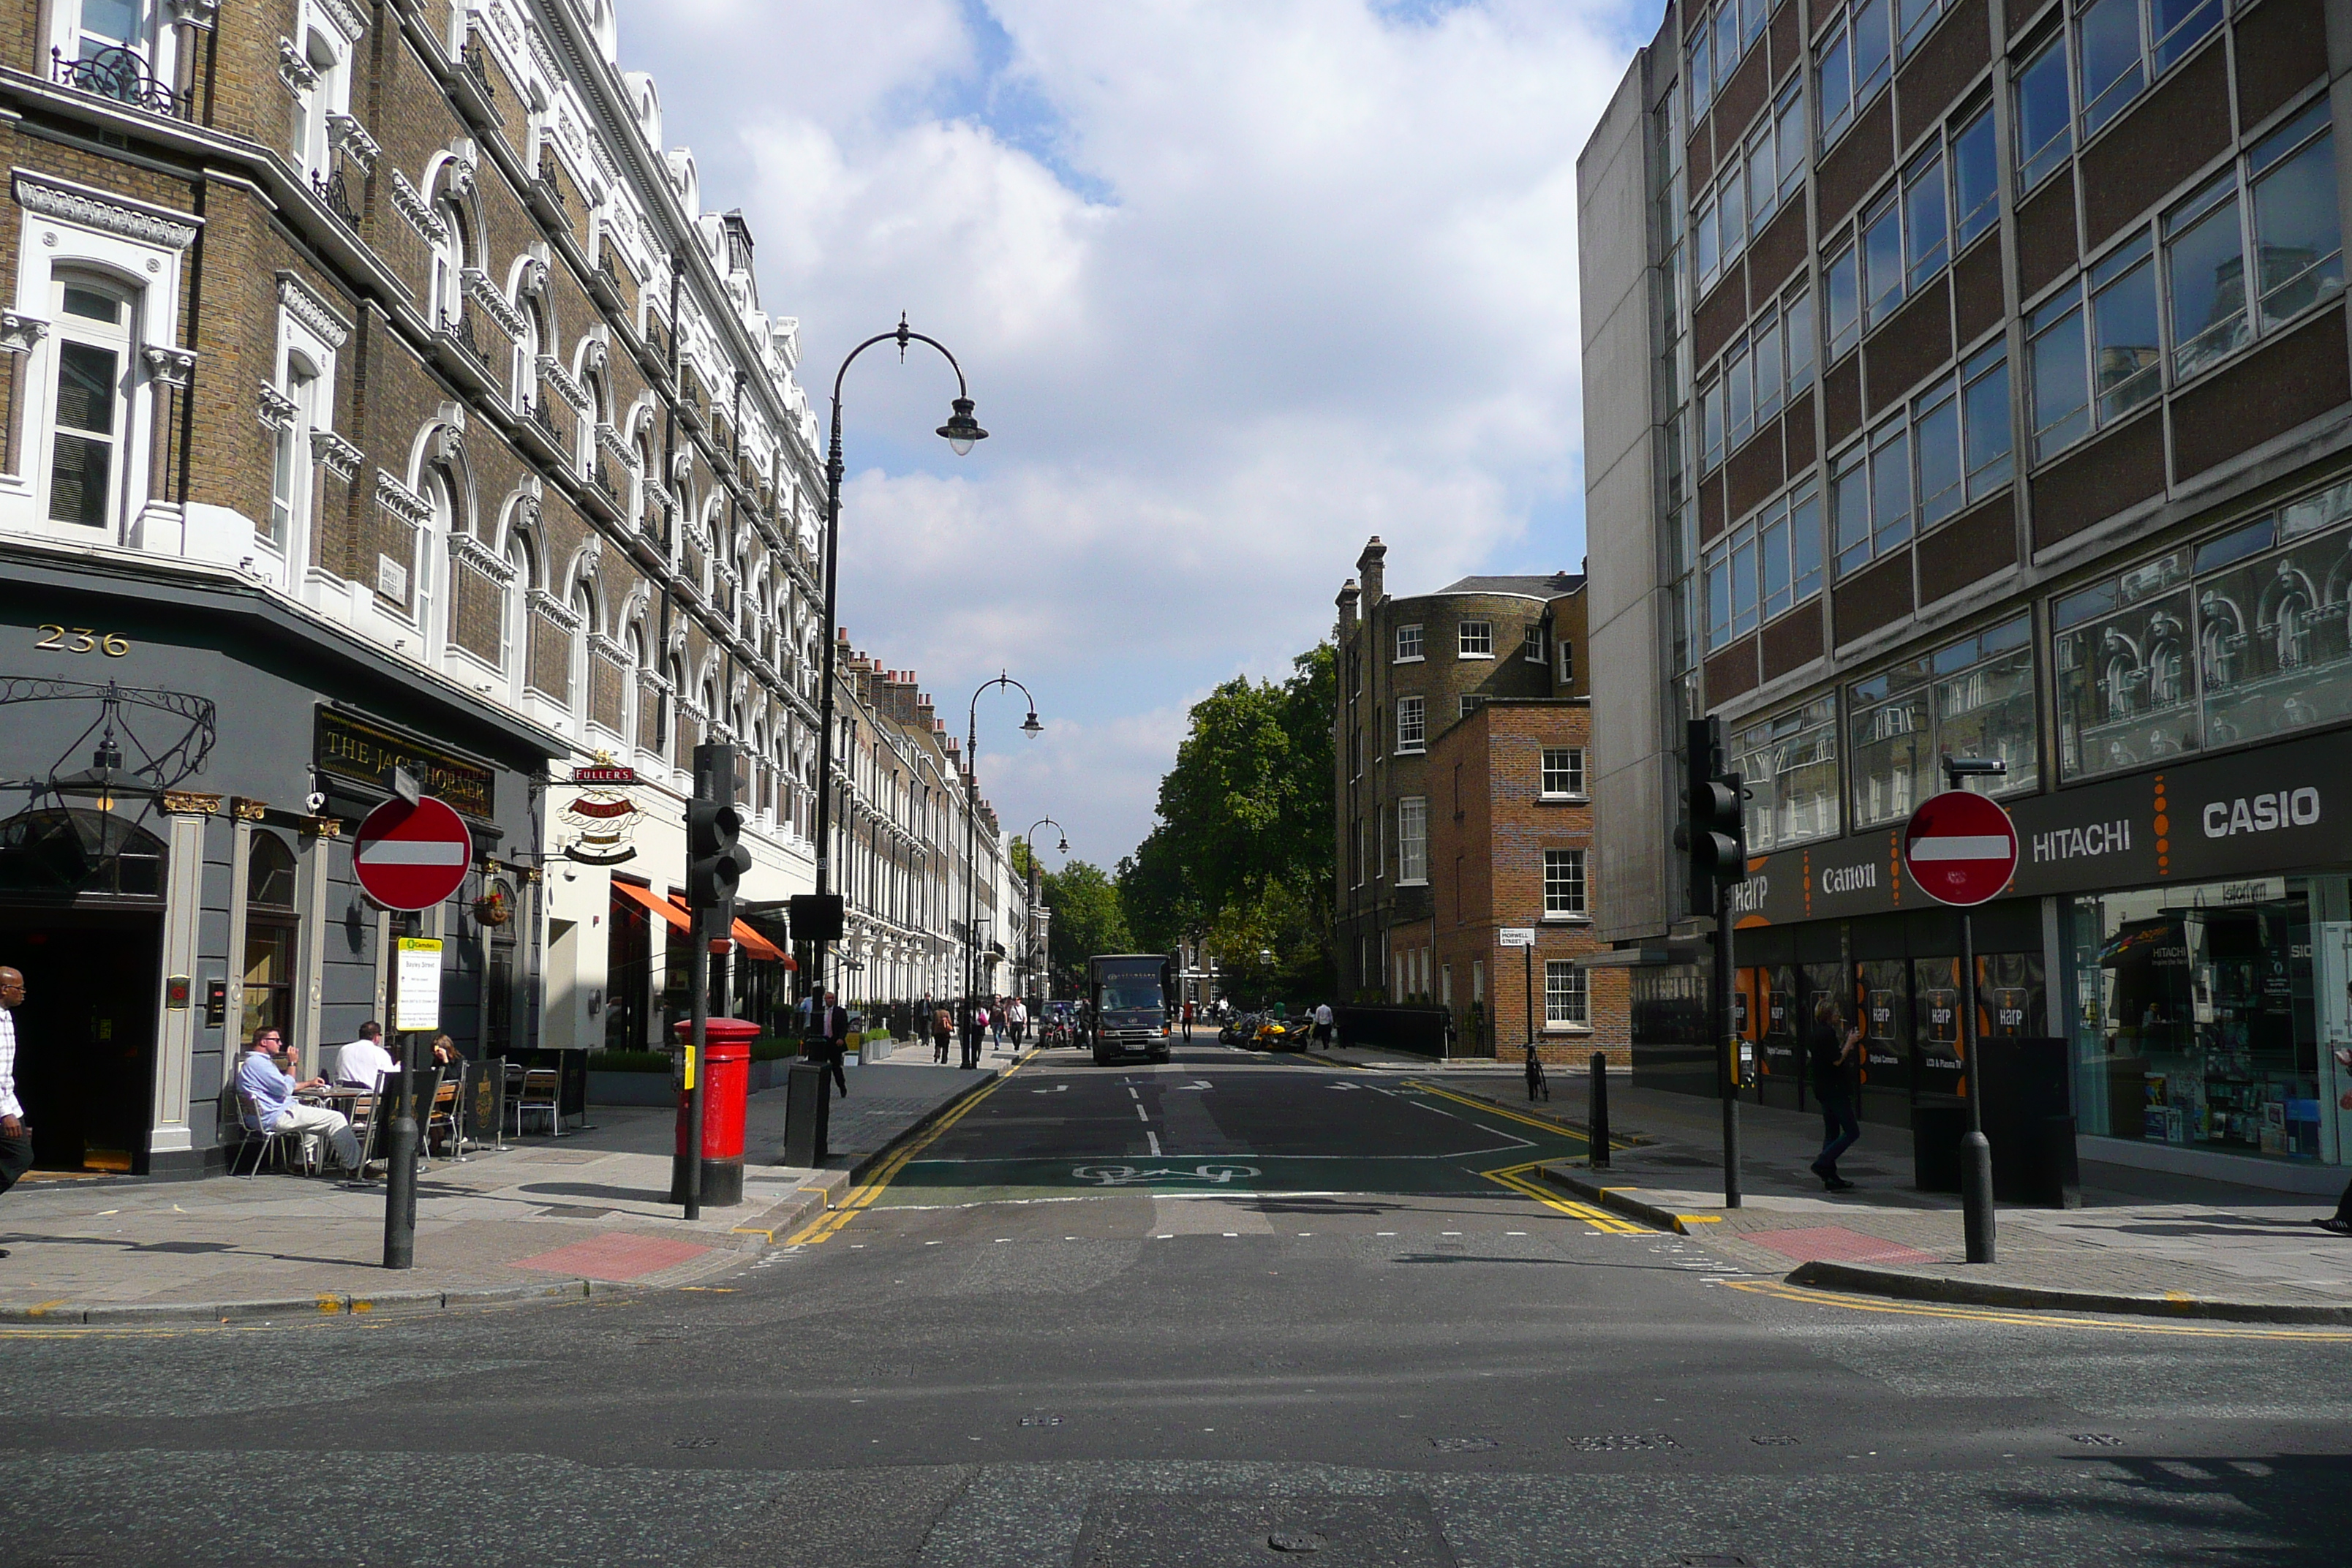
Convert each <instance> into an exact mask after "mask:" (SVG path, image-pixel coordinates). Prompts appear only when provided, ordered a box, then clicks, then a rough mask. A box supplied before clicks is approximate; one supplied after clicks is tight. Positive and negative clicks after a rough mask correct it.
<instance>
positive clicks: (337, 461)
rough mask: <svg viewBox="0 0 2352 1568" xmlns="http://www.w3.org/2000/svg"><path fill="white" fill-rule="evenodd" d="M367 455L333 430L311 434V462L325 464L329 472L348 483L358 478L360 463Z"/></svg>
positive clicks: (315, 431) (317, 431) (316, 431)
mask: <svg viewBox="0 0 2352 1568" xmlns="http://www.w3.org/2000/svg"><path fill="white" fill-rule="evenodd" d="M366 456H367V454H366V453H364V452H362V451H361V450H360V449H359V447H356V446H353V445H352V443H351V442H349V441H347V440H345V439H344V438H343V437H341V436H339V435H337V434H336V433H335V432H334V431H332V430H313V431H311V432H310V460H311V461H312V462H314V463H323V464H325V465H326V466H327V468H328V471H330V472H331V473H332V474H333V475H334V476H335V477H336V478H337V479H342V480H344V481H346V482H348V481H350V480H351V479H354V478H356V477H357V476H358V474H359V471H360V463H361V462H362V460H363V459H364V458H366Z"/></svg>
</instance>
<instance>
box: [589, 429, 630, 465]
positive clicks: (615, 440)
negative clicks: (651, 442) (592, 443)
mask: <svg viewBox="0 0 2352 1568" xmlns="http://www.w3.org/2000/svg"><path fill="white" fill-rule="evenodd" d="M596 445H598V446H599V447H603V448H604V450H605V451H606V452H608V453H610V454H611V455H612V458H613V460H614V462H616V463H618V464H620V465H621V467H622V468H625V469H626V470H627V471H628V472H630V473H635V472H636V468H637V454H636V453H635V451H634V450H632V449H631V448H630V446H629V444H628V442H626V441H625V440H623V439H622V438H621V433H620V432H619V431H618V430H615V429H614V428H613V426H610V425H604V424H599V425H598V426H596Z"/></svg>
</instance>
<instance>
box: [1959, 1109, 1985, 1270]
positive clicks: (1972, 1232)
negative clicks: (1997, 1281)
mask: <svg viewBox="0 0 2352 1568" xmlns="http://www.w3.org/2000/svg"><path fill="white" fill-rule="evenodd" d="M1960 1206H1961V1211H1962V1213H1961V1219H1960V1224H1961V1227H1962V1229H1963V1231H1964V1232H1965V1234H1966V1236H1967V1238H1968V1244H1969V1262H1971V1263H1990V1262H1991V1261H1992V1260H1993V1219H1992V1142H1991V1141H1990V1139H1988V1138H1986V1137H1985V1135H1984V1134H1983V1133H1982V1132H1979V1131H1971V1132H1969V1134H1968V1136H1966V1137H1965V1138H1962V1139H1961V1140H1960Z"/></svg>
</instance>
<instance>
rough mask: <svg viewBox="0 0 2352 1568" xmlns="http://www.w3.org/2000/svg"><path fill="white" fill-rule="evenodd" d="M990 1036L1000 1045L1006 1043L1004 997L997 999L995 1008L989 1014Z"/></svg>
mask: <svg viewBox="0 0 2352 1568" xmlns="http://www.w3.org/2000/svg"><path fill="white" fill-rule="evenodd" d="M988 1036H989V1038H990V1039H991V1040H992V1041H993V1042H994V1043H995V1044H996V1045H997V1046H998V1047H1003V1044H1004V998H1003V997H1002V996H999V997H998V998H997V999H996V1006H995V1008H994V1009H993V1010H992V1012H991V1013H990V1014H989V1016H988Z"/></svg>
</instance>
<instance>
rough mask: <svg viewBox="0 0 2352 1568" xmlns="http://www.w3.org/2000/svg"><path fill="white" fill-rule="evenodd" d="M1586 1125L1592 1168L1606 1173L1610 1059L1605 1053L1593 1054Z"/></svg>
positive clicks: (1607, 1161) (1607, 1163)
mask: <svg viewBox="0 0 2352 1568" xmlns="http://www.w3.org/2000/svg"><path fill="white" fill-rule="evenodd" d="M1585 1124H1586V1126H1587V1128H1588V1129H1589V1131H1590V1135H1591V1152H1592V1159H1591V1165H1592V1168H1593V1169H1594V1170H1596V1171H1605V1170H1607V1169H1608V1168H1609V1057H1608V1054H1607V1053H1606V1052H1603V1051H1595V1052H1593V1053H1592V1099H1591V1108H1590V1110H1589V1111H1588V1113H1587V1115H1586V1117H1585Z"/></svg>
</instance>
